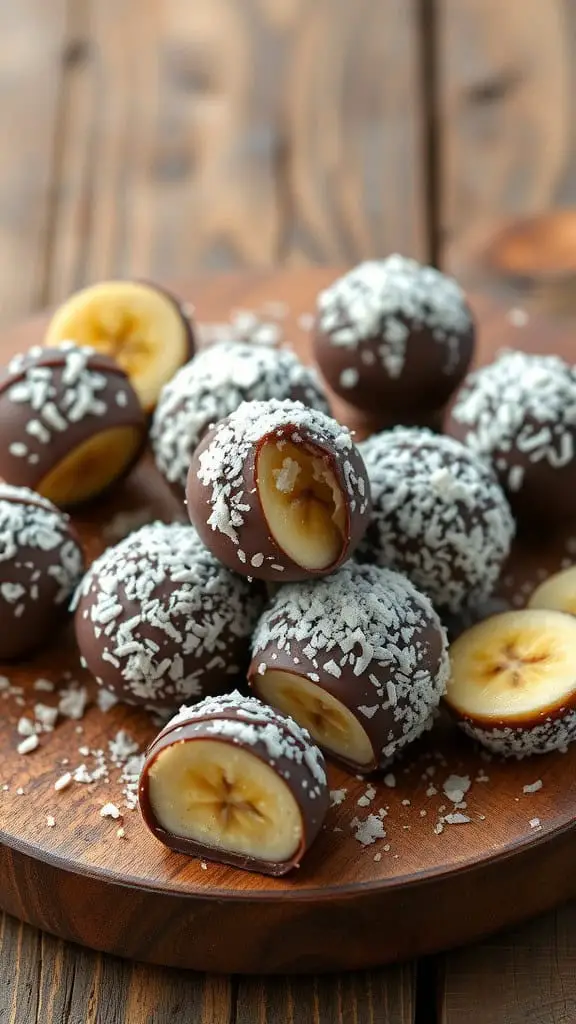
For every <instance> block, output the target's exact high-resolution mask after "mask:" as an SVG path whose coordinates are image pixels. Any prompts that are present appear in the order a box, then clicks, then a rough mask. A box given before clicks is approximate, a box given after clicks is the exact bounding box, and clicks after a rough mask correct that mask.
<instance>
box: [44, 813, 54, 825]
mask: <svg viewBox="0 0 576 1024" xmlns="http://www.w3.org/2000/svg"><path fill="white" fill-rule="evenodd" d="M46 824H47V826H48V828H54V826H55V824H56V818H54V817H53V816H52V815H51V814H47V815H46Z"/></svg>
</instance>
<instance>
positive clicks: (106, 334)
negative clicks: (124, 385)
mask: <svg viewBox="0 0 576 1024" xmlns="http://www.w3.org/2000/svg"><path fill="white" fill-rule="evenodd" d="M67 339H72V340H74V341H76V342H78V344H80V345H90V346H92V347H93V348H95V349H97V350H98V351H99V352H104V353H105V354H106V355H110V356H112V357H113V358H115V359H116V361H117V362H118V363H119V364H120V366H121V367H122V369H123V370H125V372H126V373H127V374H128V376H129V377H130V379H131V380H132V383H133V385H134V387H135V389H136V391H137V392H138V396H139V398H140V400H141V402H142V405H143V406H144V408H145V409H150V408H152V407H153V406H154V405H155V403H156V399H157V397H158V393H159V391H160V389H161V388H162V387H163V385H164V384H166V382H167V381H169V380H170V379H171V378H172V377H173V376H174V374H175V373H176V370H178V369H179V368H180V366H182V363H184V362H185V361H186V359H187V358H188V341H187V332H186V326H185V323H184V320H183V318H182V314H181V313H180V311H179V310H178V308H177V307H176V305H175V303H174V302H172V301H171V299H170V298H168V297H167V296H166V295H164V293H163V292H162V291H160V290H159V289H158V288H154V287H153V286H151V285H146V284H141V283H139V282H137V281H102V282H101V283H100V284H95V285H93V286H91V287H89V288H84V289H82V291H80V292H77V293H76V294H75V295H73V296H72V297H71V298H70V299H68V301H67V302H65V303H63V305H62V306H61V307H60V309H59V310H57V311H56V313H55V314H54V317H53V318H52V321H51V323H50V326H49V328H48V332H47V334H46V339H45V342H44V343H45V344H46V345H59V344H60V343H61V342H62V341H65V340H67Z"/></svg>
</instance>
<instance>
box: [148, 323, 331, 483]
mask: <svg viewBox="0 0 576 1024" xmlns="http://www.w3.org/2000/svg"><path fill="white" fill-rule="evenodd" d="M270 398H276V399H279V400H282V399H285V398H292V399H298V400H300V401H302V402H303V403H304V404H305V405H307V406H310V407H312V408H314V409H319V410H320V411H321V412H325V413H328V412H329V406H328V400H327V398H326V396H325V393H324V390H323V387H322V384H321V382H320V378H319V376H318V374H317V372H316V370H315V369H314V368H313V367H309V366H304V364H303V363H301V362H300V360H299V359H297V357H296V356H295V355H294V353H293V352H291V351H289V350H288V349H270V348H265V347H262V346H259V345H253V344H251V343H249V342H241V341H224V342H220V343H219V344H216V345H213V346H212V347H211V348H207V349H204V350H203V351H201V352H199V353H198V355H196V356H194V358H193V359H192V360H191V362H189V363H187V364H186V366H183V367H182V369H181V370H179V371H178V373H177V374H176V375H175V376H174V377H173V378H172V380H171V381H170V382H169V383H168V384H166V386H165V387H164V389H163V391H162V394H161V395H160V400H159V402H158V406H157V408H156V412H155V414H154V420H153V423H152V430H151V434H150V437H151V441H152V447H153V450H154V455H155V458H156V464H157V465H158V468H159V469H160V472H161V473H162V474H163V475H164V476H165V477H166V479H167V480H169V481H170V482H171V483H179V484H181V486H182V487H184V486H185V485H186V477H187V474H188V467H189V465H190V458H191V456H192V452H193V451H194V449H195V448H196V446H197V445H198V444H199V442H200V440H201V439H202V436H203V434H204V433H205V431H206V430H207V428H208V427H209V426H210V425H211V424H214V423H217V422H218V420H221V419H224V417H225V416H229V415H230V413H232V412H234V410H235V409H237V408H238V406H239V405H241V404H242V402H245V401H267V400H268V399H270Z"/></svg>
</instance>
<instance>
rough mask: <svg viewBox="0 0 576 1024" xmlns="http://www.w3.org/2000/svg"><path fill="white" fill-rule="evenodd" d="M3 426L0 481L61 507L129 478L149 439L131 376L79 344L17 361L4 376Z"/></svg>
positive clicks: (0, 385)
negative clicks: (19, 487)
mask: <svg viewBox="0 0 576 1024" xmlns="http://www.w3.org/2000/svg"><path fill="white" fill-rule="evenodd" d="M0 426H1V430H2V448H1V449H0V475H1V476H2V477H3V478H4V479H5V480H6V481H7V482H8V483H11V484H15V485H18V486H25V487H31V488H33V489H34V490H36V491H37V492H38V493H39V494H42V495H43V496H44V497H45V498H48V499H49V500H50V501H53V502H54V504H55V505H62V506H68V505H75V504H78V503H80V502H83V501H88V500H89V499H90V498H94V497H96V496H97V495H99V494H101V493H102V492H103V491H104V490H106V489H107V488H108V487H110V486H111V485H112V484H113V483H114V482H115V481H117V480H118V479H119V478H120V477H122V476H124V475H125V474H126V473H127V472H128V471H129V470H130V469H131V468H132V466H133V465H134V463H135V461H136V460H137V458H138V456H139V455H140V453H141V451H142V447H143V444H144V441H145V437H146V424H145V419H144V413H143V411H142V409H141V407H140V403H139V401H138V398H137V396H136V394H135V392H134V390H133V388H132V386H131V384H130V381H129V380H128V378H127V376H126V374H125V373H124V372H123V371H122V370H121V369H120V367H119V366H118V365H117V364H116V363H115V362H114V361H113V360H112V359H108V357H107V356H103V355H100V354H99V353H97V352H94V350H92V349H89V348H80V347H79V346H78V345H75V344H74V343H73V342H65V343H63V344H62V345H61V346H60V347H59V348H40V347H34V348H31V349H29V351H28V352H26V353H24V354H23V355H18V356H14V358H13V359H12V360H11V361H10V363H9V364H8V366H7V367H6V368H5V369H4V370H3V371H2V372H1V373H0Z"/></svg>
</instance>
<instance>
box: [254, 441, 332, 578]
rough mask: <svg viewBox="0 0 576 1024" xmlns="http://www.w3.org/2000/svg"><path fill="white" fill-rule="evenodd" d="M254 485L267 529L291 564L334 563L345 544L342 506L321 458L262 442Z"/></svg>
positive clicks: (287, 444)
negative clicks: (256, 486)
mask: <svg viewBox="0 0 576 1024" xmlns="http://www.w3.org/2000/svg"><path fill="white" fill-rule="evenodd" d="M257 484H258V494H259V497H260V503H261V505H262V510H263V512H264V516H265V519H266V522H267V524H268V528H269V530H270V532H271V533H272V536H273V537H274V540H275V541H276V543H277V544H278V546H279V547H280V548H281V549H282V551H284V552H285V554H286V555H288V557H289V558H291V559H292V561H294V562H295V563H296V564H297V565H300V566H302V567H303V568H305V569H310V570H320V569H326V568H327V567H329V566H330V565H332V564H333V563H335V562H337V560H338V558H339V556H340V553H341V551H342V548H343V546H344V544H345V542H346V541H345V530H346V503H345V499H344V495H343V494H342V490H341V487H340V485H339V483H338V481H337V479H336V476H335V474H334V471H333V470H332V468H331V467H330V465H329V462H328V460H327V459H326V458H325V457H322V456H321V454H320V453H319V452H318V453H317V454H314V453H312V452H311V451H309V450H307V449H305V448H300V447H297V446H296V445H294V444H292V443H290V442H287V441H281V442H279V443H276V442H273V441H269V442H266V443H265V444H264V445H263V446H262V448H261V449H260V452H259V454H258V461H257Z"/></svg>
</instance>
